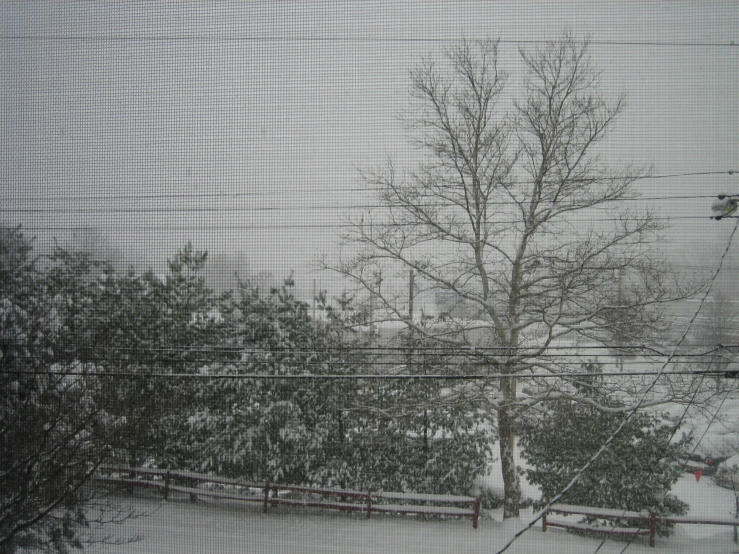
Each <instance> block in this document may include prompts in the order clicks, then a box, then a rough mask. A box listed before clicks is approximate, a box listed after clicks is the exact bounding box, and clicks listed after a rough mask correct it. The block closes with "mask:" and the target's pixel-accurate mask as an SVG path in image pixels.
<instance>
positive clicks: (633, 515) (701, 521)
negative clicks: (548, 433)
mask: <svg viewBox="0 0 739 554" xmlns="http://www.w3.org/2000/svg"><path fill="white" fill-rule="evenodd" d="M551 513H557V514H563V515H581V516H586V517H592V518H597V519H605V520H611V521H618V520H623V521H641V522H643V523H645V527H643V528H628V527H622V528H616V527H594V526H592V525H587V524H583V523H574V522H569V521H561V520H552V519H550V518H549V517H548V515H549V514H551ZM541 523H542V531H543V532H546V530H547V527H561V528H562V529H568V530H572V531H584V532H592V533H603V534H608V535H643V536H649V546H651V547H652V548H654V544H655V536H656V534H657V524H658V523H673V524H674V523H685V524H697V525H730V526H732V527H734V542H737V527H739V519H716V518H696V517H682V516H659V515H657V514H656V513H655V512H646V511H643V512H632V511H628V510H615V509H609V508H591V507H589V506H571V505H569V504H555V505H554V506H550V507H549V508H548V509H547V513H545V514H544V515H543V516H542V519H541Z"/></svg>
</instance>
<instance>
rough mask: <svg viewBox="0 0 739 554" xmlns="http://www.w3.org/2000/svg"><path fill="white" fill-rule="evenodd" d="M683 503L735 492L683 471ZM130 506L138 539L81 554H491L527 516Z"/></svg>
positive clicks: (665, 544)
mask: <svg viewBox="0 0 739 554" xmlns="http://www.w3.org/2000/svg"><path fill="white" fill-rule="evenodd" d="M673 492H675V493H676V494H677V495H678V496H679V497H680V498H682V499H683V500H686V501H687V502H689V503H690V506H691V509H690V514H691V515H695V516H700V517H720V518H722V519H724V518H729V517H731V515H732V507H733V505H734V496H733V493H732V492H731V491H729V490H726V489H722V488H720V487H718V486H716V485H715V484H714V483H713V482H712V481H711V480H710V479H705V478H704V479H701V480H700V481H699V482H696V480H695V478H694V477H693V476H692V475H689V474H686V475H684V476H683V477H682V478H681V479H680V481H679V482H678V483H677V485H676V486H675V488H674V489H673ZM121 500H122V501H123V502H128V503H131V504H132V506H133V508H134V509H135V510H137V511H138V512H153V513H151V514H150V515H148V516H146V517H141V518H138V519H134V520H130V521H127V522H126V523H125V524H123V525H121V526H120V527H116V528H115V529H114V530H113V531H114V532H116V533H117V534H118V535H119V536H120V537H134V536H137V535H140V536H141V537H142V538H141V540H140V541H138V542H133V543H130V544H126V545H121V546H110V545H92V546H89V547H88V548H87V549H86V552H89V553H99V554H103V553H104V554H109V553H120V554H123V553H135V554H180V553H188V552H193V553H195V552H197V553H204V554H210V553H221V552H223V553H230V552H234V553H236V552H238V553H245V552H264V553H288V552H305V553H336V554H339V553H342V554H358V553H364V552H382V553H385V552H397V553H400V554H405V553H419V554H420V553H423V554H433V553H437V552H438V553H444V554H448V553H456V552H464V553H466V554H473V553H485V554H490V553H492V552H496V551H497V550H498V549H499V548H502V546H503V545H505V543H506V542H507V541H508V540H509V539H510V538H511V537H512V536H513V535H514V534H515V533H516V532H517V531H518V530H519V529H521V528H522V527H523V526H524V525H525V523H526V522H527V521H528V520H529V519H530V518H531V517H532V515H533V514H532V512H531V511H530V510H527V511H526V512H525V513H523V514H522V516H521V518H520V519H519V520H513V521H511V520H508V521H502V520H501V514H500V513H499V512H496V511H493V512H492V513H489V514H486V515H487V516H488V517H487V518H486V519H483V520H482V521H481V522H480V526H479V529H477V530H474V529H473V528H472V525H471V523H470V521H469V520H461V519H445V520H426V521H424V520H422V519H421V518H418V517H413V516H380V515H377V516H373V518H372V519H371V520H366V519H364V518H363V516H356V515H350V514H346V513H338V512H320V511H317V510H311V509H302V510H299V509H286V508H283V507H272V508H271V509H270V513H269V514H267V515H264V514H262V513H261V507H260V506H259V505H256V504H245V503H238V502H231V501H219V500H207V499H205V500H199V501H198V502H197V503H194V504H193V503H191V502H189V501H188V500H187V498H186V497H180V498H174V499H171V500H169V501H167V502H164V501H162V500H158V499H157V498H155V497H153V496H145V493H138V492H137V496H136V497H134V498H130V497H122V498H121ZM732 534H733V531H732V529H731V528H730V527H718V526H708V525H679V526H678V528H677V530H676V532H675V534H674V535H673V536H672V537H670V538H668V539H664V538H659V537H658V538H657V546H656V548H654V549H651V548H649V545H648V542H647V538H645V537H638V538H636V539H635V540H634V541H633V543H632V544H631V545H629V546H628V548H627V549H626V552H629V553H632V554H637V553H645V554H646V553H649V552H675V553H697V552H701V553H728V552H739V545H735V544H734V543H733V540H732ZM600 542H601V541H600V540H599V539H593V538H586V537H578V536H575V535H571V534H569V533H567V532H565V531H562V530H559V529H549V530H547V532H546V533H542V531H541V525H540V524H537V525H536V526H535V527H534V528H533V529H531V530H530V531H529V532H527V533H526V534H525V535H523V537H521V538H520V539H519V540H518V541H516V542H515V543H514V544H513V546H512V547H511V548H510V549H509V550H508V552H511V553H513V552H517V553H522V554H528V553H537V554H538V553H541V552H547V553H549V552H563V553H567V554H579V553H583V554H586V553H587V554H592V553H594V552H595V551H596V549H597V548H598V546H599V545H600ZM624 546H626V543H625V542H623V541H617V540H612V539H609V540H607V541H606V542H605V544H604V545H603V546H602V547H601V548H600V550H598V552H599V553H600V554H606V553H619V552H622V551H623V549H624Z"/></svg>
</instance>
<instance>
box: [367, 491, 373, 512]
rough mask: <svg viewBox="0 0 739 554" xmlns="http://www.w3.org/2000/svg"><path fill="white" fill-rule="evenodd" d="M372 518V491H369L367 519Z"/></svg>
mask: <svg viewBox="0 0 739 554" xmlns="http://www.w3.org/2000/svg"><path fill="white" fill-rule="evenodd" d="M371 517H372V491H371V490H369V491H367V519H370V518H371Z"/></svg>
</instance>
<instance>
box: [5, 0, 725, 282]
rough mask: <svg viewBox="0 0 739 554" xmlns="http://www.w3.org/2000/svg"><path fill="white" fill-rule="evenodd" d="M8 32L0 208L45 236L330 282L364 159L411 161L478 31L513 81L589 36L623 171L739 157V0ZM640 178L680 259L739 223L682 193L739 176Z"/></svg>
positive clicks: (42, 13)
mask: <svg viewBox="0 0 739 554" xmlns="http://www.w3.org/2000/svg"><path fill="white" fill-rule="evenodd" d="M0 26H1V29H0V60H1V61H0V67H1V68H2V79H1V80H0V98H2V111H1V112H0V121H1V123H0V125H2V141H1V142H0V172H1V175H2V178H1V184H0V186H1V187H2V199H3V200H2V202H0V208H1V209H2V212H0V218H1V220H2V221H3V222H5V223H10V224H18V223H22V224H23V225H24V226H25V227H26V228H27V229H28V232H29V234H32V235H36V236H38V237H39V244H47V243H46V242H44V241H46V240H47V239H48V237H50V236H53V235H56V236H60V237H63V236H65V234H66V233H69V232H70V231H69V230H70V229H74V228H77V227H84V226H91V227H96V228H98V229H100V230H101V231H102V234H103V236H104V237H105V238H107V239H108V240H109V241H110V244H111V245H112V246H114V247H115V248H116V249H118V251H119V252H121V253H124V254H125V256H126V260H127V261H128V262H137V261H141V262H144V263H152V262H154V261H155V260H157V259H163V258H164V257H166V255H169V254H171V253H172V252H173V250H174V249H175V248H177V247H179V246H182V245H183V244H184V243H185V242H186V241H188V240H191V241H192V242H193V243H194V244H195V246H197V247H198V248H202V249H207V250H209V251H210V252H211V253H212V254H213V255H214V256H216V257H218V256H221V257H224V256H226V257H229V258H234V259H240V260H244V264H245V265H248V267H249V268H250V270H251V271H271V272H272V273H274V274H275V275H280V276H281V275H284V274H285V273H287V272H288V271H289V270H290V269H295V270H296V276H297V277H298V280H299V282H302V283H303V284H304V286H308V285H307V283H309V282H310V281H312V279H313V278H317V279H319V282H321V283H324V278H323V277H321V276H315V275H310V274H308V269H307V267H308V264H309V262H310V261H311V260H313V259H314V258H315V256H317V255H319V254H320V253H321V252H324V251H327V250H328V249H330V248H331V245H332V244H333V242H334V240H335V237H336V236H337V234H338V232H339V231H340V229H339V227H337V225H339V224H340V223H341V217H342V216H343V215H344V214H346V213H349V211H350V210H351V206H357V205H362V204H367V203H368V202H370V201H371V198H370V197H369V196H368V195H367V194H366V193H363V192H362V191H361V189H362V183H361V180H360V179H359V176H358V172H357V168H366V167H371V166H376V165H378V164H380V163H382V162H383V160H384V159H385V158H386V157H387V156H391V157H394V158H395V159H396V160H399V161H400V162H401V163H403V162H404V161H407V160H409V159H411V158H412V156H413V154H412V151H411V150H410V148H409V147H408V143H407V140H406V136H405V134H404V131H403V128H402V126H401V125H400V124H399V123H398V121H397V117H396V116H397V115H398V114H399V113H400V112H401V111H402V110H404V109H406V108H407V107H408V100H409V96H408V91H409V80H408V72H409V70H410V69H411V68H412V67H414V66H415V65H417V64H418V63H419V61H420V60H421V58H422V57H424V56H426V57H440V51H441V49H442V48H443V47H444V45H445V44H448V43H449V42H450V41H455V40H459V39H461V38H463V37H466V38H467V39H478V38H486V37H493V38H496V37H499V38H500V39H501V41H502V42H501V44H502V46H501V55H502V61H503V65H504V66H505V67H506V69H508V70H509V71H510V72H511V87H510V89H509V90H510V94H511V95H512V96H513V95H515V90H516V82H517V81H520V78H521V77H522V74H521V66H520V63H519V59H518V49H519V47H523V48H527V47H532V46H534V45H532V44H527V41H540V40H549V39H557V38H559V37H561V36H562V34H563V33H564V32H569V33H571V34H572V35H573V36H575V37H576V38H584V37H586V36H587V37H590V39H591V40H592V42H593V44H592V46H591V53H592V55H593V57H594V59H595V60H596V62H597V63H598V64H599V67H600V68H601V69H602V70H603V86H604V90H605V91H606V92H608V93H612V94H613V97H614V98H615V97H616V96H617V95H618V94H619V93H621V92H627V93H628V109H627V111H626V113H625V114H624V116H623V117H622V119H621V120H620V122H619V123H618V125H617V132H616V133H614V134H613V136H612V138H611V142H610V143H609V148H608V150H607V156H608V159H609V161H610V162H611V163H612V164H613V165H614V166H616V167H618V166H621V165H625V164H628V163H634V164H637V165H640V164H647V165H652V166H653V173H654V174H655V175H678V174H684V173H711V172H721V171H724V172H725V171H728V170H736V169H739V156H738V155H739V135H738V134H737V129H739V105H738V102H739V95H737V90H738V85H739V71H738V70H739V64H738V63H737V62H738V60H739V45H737V44H739V3H737V2H723V3H709V2H690V3H688V2H643V1H638V2H609V3H606V2H539V3H534V2H530V3H519V2H469V3H460V2H452V3H447V2H444V3H430V2H415V3H397V2H382V3H380V2H378V3H356V2H352V3H342V2H332V3H324V2H319V3H308V2H299V3H254V4H249V3H241V2H239V3H233V4H231V3H214V2H206V3H202V4H195V3H176V4H175V3H169V2H167V3H158V2H146V3H135V2H125V3H80V4H76V3H71V4H70V3H62V4H59V3H46V2H32V3H26V2H23V3H10V2H5V3H2V4H0ZM639 188H640V190H642V191H643V192H644V194H645V196H647V197H660V198H662V199H660V200H653V201H650V202H651V203H652V204H653V205H654V207H655V208H656V209H657V210H658V213H659V214H660V215H662V216H665V217H670V218H672V220H671V222H672V229H671V231H670V233H669V236H670V237H671V238H672V245H671V246H670V247H669V248H670V252H672V253H673V254H674V256H675V263H676V264H677V265H679V266H681V267H683V268H684V269H685V271H692V269H693V268H696V267H700V266H703V267H705V265H706V263H707V262H711V261H712V260H713V261H715V260H717V253H718V252H719V251H720V250H721V249H722V248H723V247H724V246H725V243H726V240H727V238H728V235H729V233H730V231H731V227H732V225H731V222H722V223H716V222H713V221H710V220H708V219H707V216H708V215H710V205H711V200H710V199H709V198H702V199H696V198H690V199H680V197H681V196H697V195H707V196H708V195H714V194H718V193H719V192H729V193H739V176H738V175H736V174H735V175H733V176H730V175H728V173H725V174H723V175H718V174H717V175H693V176H682V177H669V178H660V179H653V180H645V181H641V182H640V183H639ZM357 189H358V190H357ZM694 218H699V219H694ZM737 247H738V248H739V245H737ZM730 262H731V263H732V264H733V265H734V266H736V265H737V264H739V262H736V261H730Z"/></svg>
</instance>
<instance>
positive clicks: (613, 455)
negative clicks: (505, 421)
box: [521, 400, 688, 536]
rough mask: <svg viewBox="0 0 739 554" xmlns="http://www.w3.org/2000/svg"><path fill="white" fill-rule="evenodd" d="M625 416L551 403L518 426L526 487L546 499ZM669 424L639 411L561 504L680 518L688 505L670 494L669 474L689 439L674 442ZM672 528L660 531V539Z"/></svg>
mask: <svg viewBox="0 0 739 554" xmlns="http://www.w3.org/2000/svg"><path fill="white" fill-rule="evenodd" d="M624 417H625V414H624V413H623V412H619V411H607V410H603V409H598V408H597V407H594V406H592V405H588V404H585V403H580V402H576V401H570V400H558V401H553V402H551V405H550V406H549V410H548V411H547V413H546V415H545V416H544V417H542V418H541V419H539V420H538V421H535V422H534V421H531V422H529V423H528V424H526V425H525V427H524V429H523V433H522V436H521V447H522V455H523V457H524V458H525V459H526V460H527V462H528V463H529V464H530V465H531V466H532V468H531V469H529V470H527V471H526V474H527V476H528V479H529V482H530V483H532V484H534V485H539V486H540V487H541V491H542V496H543V498H546V499H551V498H553V497H554V496H555V495H556V494H557V493H559V492H560V491H561V490H562V489H564V487H565V486H566V485H567V484H568V483H569V482H570V481H571V480H572V478H573V477H574V476H575V474H576V473H577V471H578V470H579V469H580V468H581V467H582V466H583V465H585V463H586V462H587V461H588V460H590V458H591V457H592V456H593V455H594V454H595V453H596V452H597V451H598V450H599V449H600V448H601V446H602V445H603V444H604V443H605V442H606V441H607V440H608V438H609V437H610V436H611V434H612V433H613V432H614V431H615V430H616V428H617V427H618V426H619V424H620V423H621V421H622V420H623V418H624ZM675 436H676V429H675V427H674V425H672V424H666V423H663V421H662V420H661V419H660V418H658V417H656V416H653V415H650V414H648V413H644V412H638V413H636V414H635V415H634V416H633V417H632V418H631V419H630V420H629V422H628V423H627V424H626V426H625V427H624V429H623V430H622V432H621V433H620V434H619V436H618V437H617V438H616V440H615V441H614V442H613V443H612V444H611V446H610V448H609V449H608V450H607V451H606V452H605V453H604V454H603V455H602V456H601V457H600V458H599V459H598V460H597V461H596V462H595V463H594V464H593V465H592V466H591V467H590V469H589V470H588V471H586V472H585V473H584V474H583V475H582V476H581V478H580V479H579V481H578V482H577V483H576V484H575V486H574V487H573V488H572V489H570V491H569V492H568V493H567V494H566V495H565V497H564V498H563V499H562V502H565V503H567V504H575V505H582V506H592V507H597V508H616V509H621V510H634V511H640V510H655V511H656V512H657V513H658V514H661V515H668V514H678V515H679V514H684V513H686V512H687V509H688V505H687V504H686V503H685V502H682V501H681V500H679V499H678V498H677V497H675V496H674V495H671V494H669V491H670V489H671V488H672V486H673V485H674V484H675V482H676V481H677V479H678V478H679V477H680V473H679V472H678V471H677V470H675V467H676V466H678V465H679V462H680V460H681V457H682V455H683V453H684V452H685V448H686V442H687V440H688V439H686V438H684V437H683V438H682V439H679V440H674V438H675ZM670 529H671V526H667V525H659V526H658V532H659V534H660V535H663V536H664V535H667V534H669V532H670Z"/></svg>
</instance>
